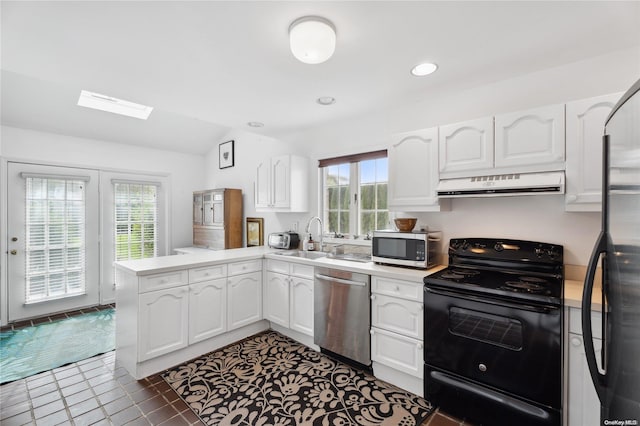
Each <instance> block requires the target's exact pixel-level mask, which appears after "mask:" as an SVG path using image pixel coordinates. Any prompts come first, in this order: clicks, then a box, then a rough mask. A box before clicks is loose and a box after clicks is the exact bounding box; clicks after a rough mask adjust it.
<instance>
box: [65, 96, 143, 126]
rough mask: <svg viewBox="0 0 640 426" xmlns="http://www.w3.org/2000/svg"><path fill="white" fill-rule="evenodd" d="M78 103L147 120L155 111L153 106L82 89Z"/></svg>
mask: <svg viewBox="0 0 640 426" xmlns="http://www.w3.org/2000/svg"><path fill="white" fill-rule="evenodd" d="M78 105H79V106H82V107H86V108H93V109H99V110H100V111H107V112H112V113H114V114H120V115H126V116H128V117H134V118H139V119H141V120H146V119H147V118H149V114H151V111H153V107H149V106H146V105H140V104H136V103H133V102H129V101H123V100H122V99H118V98H114V97H111V96H107V95H101V94H99V93H93V92H89V91H87V90H82V91H81V92H80V98H79V99H78Z"/></svg>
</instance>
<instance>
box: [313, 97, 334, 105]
mask: <svg viewBox="0 0 640 426" xmlns="http://www.w3.org/2000/svg"><path fill="white" fill-rule="evenodd" d="M316 102H317V103H319V104H320V105H333V104H335V103H336V98H334V97H331V96H321V97H319V98H318V99H316Z"/></svg>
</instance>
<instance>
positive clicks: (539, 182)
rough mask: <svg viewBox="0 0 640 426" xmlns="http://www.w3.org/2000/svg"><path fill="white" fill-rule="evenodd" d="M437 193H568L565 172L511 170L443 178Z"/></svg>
mask: <svg viewBox="0 0 640 426" xmlns="http://www.w3.org/2000/svg"><path fill="white" fill-rule="evenodd" d="M437 193H438V197H441V198H459V197H502V196H509V195H511V196H513V195H536V194H564V172H548V173H508V174H503V175H490V176H476V177H467V178H456V179H442V180H440V183H439V184H438V189H437Z"/></svg>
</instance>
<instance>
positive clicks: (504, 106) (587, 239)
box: [281, 49, 640, 265]
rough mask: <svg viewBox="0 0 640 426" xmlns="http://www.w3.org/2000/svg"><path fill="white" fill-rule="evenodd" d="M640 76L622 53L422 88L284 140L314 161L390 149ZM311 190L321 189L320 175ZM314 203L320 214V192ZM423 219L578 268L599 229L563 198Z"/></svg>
mask: <svg viewBox="0 0 640 426" xmlns="http://www.w3.org/2000/svg"><path fill="white" fill-rule="evenodd" d="M438 72H446V70H445V69H444V67H443V69H441V70H439V71H438ZM639 77H640V51H638V50H637V49H633V50H624V51H618V52H613V53H611V54H609V55H606V56H602V57H598V58H592V59H590V60H586V61H581V62H577V63H572V64H568V65H565V66H561V67H557V68H552V69H547V70H543V71H538V72H534V73H531V74H527V75H523V76H520V77H518V78H513V79H510V80H505V81H499V82H496V83H493V84H490V85H485V86H481V87H473V88H460V89H458V90H441V91H433V92H429V93H416V94H415V96H414V101H413V102H409V103H406V102H405V103H404V104H403V105H400V106H396V107H395V108H387V109H385V110H379V111H377V112H373V113H371V114H368V115H366V116H363V117H358V118H352V119H348V120H344V121H342V122H339V123H335V124H332V125H327V126H322V127H320V128H316V129H313V130H310V131H307V132H302V133H295V134H288V135H282V136H281V138H282V140H284V141H289V142H291V143H295V142H296V141H304V144H305V145H307V146H308V147H309V155H310V157H311V158H312V160H313V159H319V158H324V157H330V156H334V155H342V154H350V153H355V152H364V151H370V150H374V149H380V148H384V147H386V145H387V141H388V138H389V135H391V134H393V133H396V132H404V131H410V130H416V129H421V128H427V127H433V126H437V125H442V124H449V123H454V122H457V121H464V120H468V119H473V118H479V117H484V116H491V115H495V114H499V113H504V112H510V111H518V110H521V109H527V108H533V107H537V106H543V105H549V104H555V103H565V102H567V101H571V100H576V99H582V98H588V97H592V96H598V95H603V94H607V93H615V92H622V91H625V90H626V89H627V88H629V87H630V86H631V85H632V84H633V83H634V82H635V81H636V80H637V79H638V78H639ZM339 101H340V100H338V103H336V105H338V104H339ZM311 187H312V188H314V193H315V192H316V191H315V188H316V187H317V183H316V176H315V175H313V176H312V184H311ZM310 201H311V203H312V211H317V205H313V203H316V204H317V195H314V196H312V197H311V198H310ZM405 216H407V215H405ZM411 216H416V215H411ZM418 217H419V219H420V222H421V223H423V224H427V225H429V226H430V227H431V228H437V229H439V230H442V231H443V232H444V238H445V240H446V241H447V242H448V239H449V238H453V237H474V236H485V237H490V236H493V237H497V238H501V237H504V238H507V237H511V238H517V239H525V240H533V241H544V242H552V243H558V244H563V245H564V246H565V252H566V255H565V263H568V264H578V265H586V264H587V262H588V258H589V254H590V253H591V247H592V246H593V243H594V242H595V239H596V237H597V233H598V231H599V229H600V215H599V214H597V213H566V212H565V211H564V205H563V198H562V197H561V196H535V197H500V198H492V199H464V200H454V201H453V202H452V211H450V212H442V213H431V214H421V215H418ZM445 248H446V247H445Z"/></svg>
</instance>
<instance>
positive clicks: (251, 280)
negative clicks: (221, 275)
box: [227, 272, 262, 330]
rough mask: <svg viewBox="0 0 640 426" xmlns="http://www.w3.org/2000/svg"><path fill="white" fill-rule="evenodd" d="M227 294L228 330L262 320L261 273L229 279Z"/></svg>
mask: <svg viewBox="0 0 640 426" xmlns="http://www.w3.org/2000/svg"><path fill="white" fill-rule="evenodd" d="M227 292H228V293H227V302H228V303H227V318H228V321H227V329H228V330H234V329H236V328H239V327H242V326H244V325H247V324H251V323H253V322H256V321H260V320H261V319H262V272H253V273H250V274H242V275H236V276H233V277H229V278H228V280H227Z"/></svg>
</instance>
